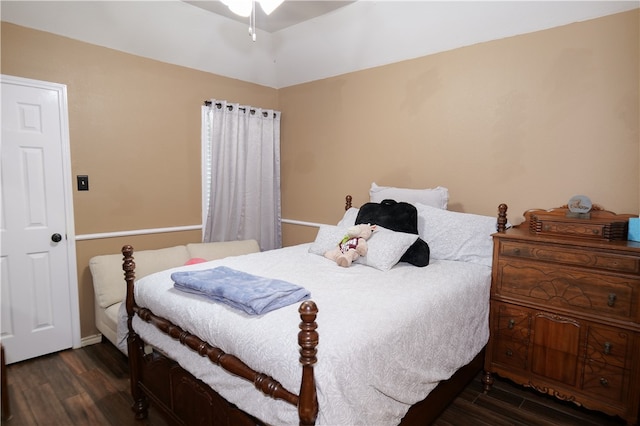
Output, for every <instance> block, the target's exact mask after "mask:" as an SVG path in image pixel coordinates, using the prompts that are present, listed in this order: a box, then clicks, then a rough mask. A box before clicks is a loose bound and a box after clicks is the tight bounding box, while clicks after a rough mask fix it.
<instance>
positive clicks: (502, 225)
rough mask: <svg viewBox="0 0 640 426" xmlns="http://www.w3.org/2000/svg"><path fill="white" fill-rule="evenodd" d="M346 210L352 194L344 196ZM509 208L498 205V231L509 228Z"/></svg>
mask: <svg viewBox="0 0 640 426" xmlns="http://www.w3.org/2000/svg"><path fill="white" fill-rule="evenodd" d="M344 201H345V203H344V210H345V211H347V210H349V209H350V208H351V207H352V205H351V203H352V201H353V197H352V196H351V195H347V196H345V197H344ZM507 209H508V206H507V205H506V204H504V203H502V204H500V205H499V206H498V225H497V227H496V229H497V231H498V232H504V231H506V230H507Z"/></svg>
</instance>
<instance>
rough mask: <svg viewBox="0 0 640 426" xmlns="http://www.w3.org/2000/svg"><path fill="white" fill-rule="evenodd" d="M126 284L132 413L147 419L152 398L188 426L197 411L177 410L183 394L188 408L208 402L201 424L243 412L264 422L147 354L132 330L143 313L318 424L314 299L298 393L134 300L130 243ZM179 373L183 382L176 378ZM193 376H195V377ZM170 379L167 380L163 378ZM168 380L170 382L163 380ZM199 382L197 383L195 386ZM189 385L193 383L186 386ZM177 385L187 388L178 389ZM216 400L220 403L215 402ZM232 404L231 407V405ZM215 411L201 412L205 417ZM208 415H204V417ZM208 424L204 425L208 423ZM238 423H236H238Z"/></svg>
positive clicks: (305, 317)
mask: <svg viewBox="0 0 640 426" xmlns="http://www.w3.org/2000/svg"><path fill="white" fill-rule="evenodd" d="M122 254H123V264H122V269H123V270H124V275H125V281H126V283H127V299H126V308H127V327H128V330H129V334H128V338H127V345H128V350H129V366H130V370H131V371H130V375H131V395H132V397H133V400H134V402H133V406H132V409H133V411H134V412H135V416H136V418H137V419H143V418H146V417H147V413H148V407H149V402H148V400H149V399H151V400H152V401H153V402H154V403H156V404H157V405H158V406H159V408H160V409H162V411H164V412H165V414H167V415H168V416H169V417H170V418H172V420H174V421H177V422H178V423H183V422H184V420H185V419H184V416H183V415H184V414H186V413H189V412H191V413H193V412H194V410H185V409H184V407H182V408H183V409H180V407H178V406H176V398H178V396H179V395H180V396H181V401H183V403H182V404H178V405H184V404H187V405H192V403H190V402H189V401H198V400H202V399H203V396H204V400H205V405H206V406H208V407H209V408H210V409H211V410H213V409H215V410H217V411H218V412H215V413H214V412H211V414H210V415H209V414H208V415H207V417H211V418H201V419H200V420H201V421H200V422H199V424H209V423H212V424H213V423H215V420H214V419H216V418H217V419H218V420H220V419H234V421H238V420H239V417H238V416H240V414H239V413H242V415H244V416H246V420H247V423H251V424H256V423H260V422H259V421H257V419H255V418H253V417H252V416H250V415H248V414H246V413H244V412H242V411H241V410H239V409H238V408H237V407H235V406H234V405H233V404H229V403H228V402H226V401H225V400H224V399H223V398H222V397H221V396H220V395H218V394H217V392H215V390H211V389H209V387H208V386H207V385H206V384H204V383H203V382H201V381H199V380H197V379H195V378H193V377H192V376H191V378H192V379H193V380H191V379H189V380H186V379H185V377H186V375H185V374H188V373H187V372H186V371H184V370H182V369H181V368H180V367H179V366H177V364H176V363H175V362H172V361H171V360H168V359H167V358H165V357H164V356H161V355H160V354H157V353H152V354H145V353H144V352H145V351H144V345H145V344H144V342H143V340H142V338H141V337H140V336H139V335H138V334H137V333H136V332H135V330H134V329H133V326H132V322H133V316H134V315H138V317H139V318H140V319H142V320H143V321H146V322H148V323H151V324H153V325H154V326H155V327H156V328H158V329H159V330H160V331H162V332H163V333H165V334H167V335H168V336H170V337H172V338H173V339H175V340H178V341H179V342H180V343H181V344H182V345H184V346H186V347H188V348H190V349H191V350H193V351H195V352H196V353H198V354H199V355H200V356H206V357H207V358H209V360H210V361H211V362H212V363H214V364H217V365H219V366H220V367H222V368H223V369H225V370H226V371H228V372H229V373H231V374H234V375H236V376H239V377H242V378H244V379H246V380H248V381H250V382H252V383H253V384H254V386H255V387H256V388H257V389H258V390H260V391H261V392H262V393H264V394H265V395H268V396H270V397H272V398H274V399H280V400H283V401H286V402H288V403H289V404H292V405H294V406H296V407H297V408H298V415H299V420H300V424H301V425H314V424H315V421H316V418H317V415H318V400H317V393H316V384H315V376H314V370H313V368H314V365H315V363H316V362H317V358H316V353H317V349H316V347H317V345H318V332H317V331H316V329H317V323H316V322H315V320H316V316H317V313H318V308H317V306H316V304H315V303H314V302H312V301H304V302H302V304H301V305H300V308H299V310H298V311H299V313H300V319H301V322H300V324H299V328H300V332H299V333H298V344H299V345H300V363H301V365H302V379H301V384H300V391H299V394H295V393H293V392H290V391H289V390H287V389H285V388H284V387H283V386H282V385H281V384H280V383H279V382H278V381H277V380H275V379H274V378H273V377H271V376H268V375H266V374H264V373H261V372H257V371H255V370H253V369H252V368H250V367H249V366H247V365H246V364H245V363H244V362H243V361H242V360H240V359H239V358H237V357H236V356H234V355H231V354H227V353H225V352H224V351H222V350H221V349H220V348H217V347H214V346H211V345H210V344H209V343H207V342H206V341H204V340H202V339H200V338H199V337H198V336H196V335H193V334H191V333H188V332H186V331H185V330H182V329H181V328H180V327H178V326H176V325H175V324H173V323H171V322H170V321H168V320H167V319H165V318H162V317H159V316H157V315H154V314H153V312H151V311H150V310H149V309H146V308H141V307H139V306H137V305H136V303H135V298H134V282H135V262H134V257H133V247H132V246H130V245H127V246H124V247H123V248H122ZM177 369H179V370H182V371H180V372H176V371H178V370H177ZM176 374H177V375H179V376H180V377H181V379H180V380H174V378H175V376H176ZM189 376H190V375H189ZM158 377H164V378H165V379H164V380H160V381H159V380H158ZM164 381H166V382H167V383H166V384H164V383H162V382H164ZM191 382H193V383H191ZM186 383H190V384H189V385H188V386H186V385H185V384H186ZM177 386H181V388H180V389H179V390H178V388H177ZM186 388H193V389H195V391H196V394H199V396H198V395H196V396H195V397H194V398H184V391H185V390H186ZM216 399H219V400H220V401H215V400H216ZM214 401H215V402H214ZM225 403H226V404H225ZM211 410H204V411H203V410H201V409H200V410H195V411H196V412H199V413H204V412H209V411H211ZM202 415H204V414H201V416H202ZM202 420H204V422H202ZM243 423H244V422H243ZM234 424H236V423H234Z"/></svg>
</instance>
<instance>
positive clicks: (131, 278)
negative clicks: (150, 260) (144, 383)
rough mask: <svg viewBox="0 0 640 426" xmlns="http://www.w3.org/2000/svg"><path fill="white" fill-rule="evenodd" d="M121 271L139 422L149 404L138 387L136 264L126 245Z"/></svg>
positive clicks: (131, 371)
mask: <svg viewBox="0 0 640 426" xmlns="http://www.w3.org/2000/svg"><path fill="white" fill-rule="evenodd" d="M122 256H123V258H122V270H123V271H124V280H125V281H126V282H127V299H126V302H125V303H126V307H127V329H128V330H129V333H128V334H127V351H128V355H129V370H130V380H131V396H132V397H133V405H132V407H131V408H132V409H133V411H134V413H135V416H136V419H138V420H141V419H145V418H147V415H148V408H149V402H148V401H147V398H146V396H145V395H144V393H143V392H142V391H141V390H140V388H139V387H138V382H139V378H140V367H141V366H140V364H139V363H140V362H141V361H142V354H143V350H142V341H141V339H140V337H139V336H138V335H137V334H136V332H135V331H133V324H132V322H133V315H134V307H135V299H134V296H133V283H134V282H135V280H136V273H135V269H136V263H135V262H134V260H133V247H132V246H130V245H126V246H124V247H122Z"/></svg>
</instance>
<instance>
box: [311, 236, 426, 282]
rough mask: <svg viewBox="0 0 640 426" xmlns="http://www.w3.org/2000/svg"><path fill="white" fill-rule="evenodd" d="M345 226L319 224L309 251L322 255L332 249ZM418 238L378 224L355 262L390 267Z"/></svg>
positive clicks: (375, 266) (380, 268) (378, 267)
mask: <svg viewBox="0 0 640 426" xmlns="http://www.w3.org/2000/svg"><path fill="white" fill-rule="evenodd" d="M347 228H348V227H347V226H345V227H341V226H332V225H321V226H320V229H319V230H318V235H317V236H316V239H315V241H314V242H313V243H312V244H311V246H310V247H309V253H313V254H317V255H320V256H324V253H325V252H326V251H328V250H331V249H333V248H334V247H335V246H336V245H337V244H338V242H339V241H340V240H341V239H342V237H343V236H344V234H345V233H346V232H347ZM417 239H418V235H417V234H408V233H404V232H393V231H390V230H389V229H385V228H384V227H382V226H378V227H377V228H376V230H375V232H374V233H373V235H372V236H371V237H370V238H369V239H368V240H367V246H368V250H367V255H366V256H361V257H360V258H358V260H356V263H361V264H363V265H367V266H372V267H374V268H376V269H379V270H381V271H388V270H389V269H391V268H392V267H393V266H394V265H395V264H396V263H398V261H399V260H400V258H401V257H402V255H403V254H404V253H405V252H406V251H407V249H408V248H409V247H410V246H411V245H412V244H413V243H414V242H415V241H416V240H417Z"/></svg>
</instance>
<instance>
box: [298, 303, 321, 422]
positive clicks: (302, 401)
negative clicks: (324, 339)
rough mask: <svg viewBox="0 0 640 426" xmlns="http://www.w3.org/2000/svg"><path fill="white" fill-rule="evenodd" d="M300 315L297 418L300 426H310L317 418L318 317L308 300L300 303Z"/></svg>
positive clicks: (313, 304)
mask: <svg viewBox="0 0 640 426" xmlns="http://www.w3.org/2000/svg"><path fill="white" fill-rule="evenodd" d="M298 312H299V313H300V319H301V320H302V321H301V322H300V332H299V333H298V344H299V345H300V364H302V383H301V384H300V396H299V399H298V416H299V418H300V425H301V426H308V425H309V426H311V425H314V424H315V422H316V417H317V416H318V395H317V392H316V384H315V377H314V375H313V366H314V365H315V363H316V362H317V361H318V358H316V354H317V353H318V351H317V349H316V347H317V346H318V340H319V339H318V332H317V331H316V329H317V328H318V324H317V323H316V322H315V320H316V316H317V315H318V307H317V306H316V304H315V303H314V302H312V301H310V300H308V301H305V302H302V304H301V305H300V308H299V309H298Z"/></svg>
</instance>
